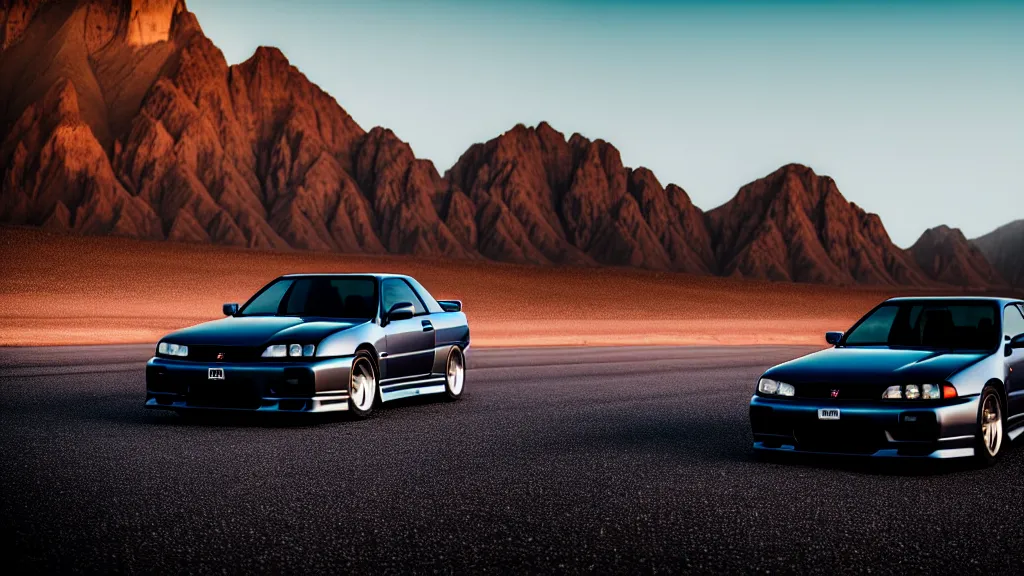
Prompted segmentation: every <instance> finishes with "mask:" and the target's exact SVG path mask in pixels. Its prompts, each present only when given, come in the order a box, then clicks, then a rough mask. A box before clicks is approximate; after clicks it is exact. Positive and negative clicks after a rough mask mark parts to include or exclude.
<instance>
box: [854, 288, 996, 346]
mask: <svg viewBox="0 0 1024 576" xmlns="http://www.w3.org/2000/svg"><path fill="white" fill-rule="evenodd" d="M996 314H997V307H996V306H995V305H994V304H991V303H987V302H978V303H971V302H943V301H938V300H937V301H918V302H915V301H907V302H900V303H895V304H886V305H884V306H881V307H879V308H877V309H876V310H874V311H873V312H872V313H871V314H869V315H868V316H867V317H866V318H865V319H864V320H863V321H862V322H861V323H860V324H858V325H857V326H856V327H855V328H854V329H853V330H852V331H850V333H849V334H848V335H847V336H846V339H845V341H844V344H846V345H847V346H872V345H875V346H906V347H912V348H934V349H962V350H989V349H991V348H993V347H995V346H996V343H997V342H998V339H999V334H998V331H997V330H996V318H997V316H996Z"/></svg>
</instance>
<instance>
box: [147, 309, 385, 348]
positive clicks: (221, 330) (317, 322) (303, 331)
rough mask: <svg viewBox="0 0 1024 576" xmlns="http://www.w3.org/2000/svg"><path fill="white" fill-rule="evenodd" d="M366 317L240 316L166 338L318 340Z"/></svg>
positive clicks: (244, 342)
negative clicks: (347, 318)
mask: <svg viewBox="0 0 1024 576" xmlns="http://www.w3.org/2000/svg"><path fill="white" fill-rule="evenodd" d="M365 322H366V321H365V320H334V319H326V318H296V317H293V316H292V317H282V316H237V317H230V318H223V319H221V320H214V321H213V322H205V323H203V324H199V325H197V326H192V327H191V328H185V329H184V330H178V331H177V332H173V333H171V334H168V335H167V336H165V337H164V338H163V339H162V340H165V341H167V342H172V343H174V344H185V345H186V346H188V345H193V346H200V345H218V346H260V345H263V344H268V343H281V344H286V343H287V344H292V343H294V344H316V343H318V342H320V340H322V339H324V338H325V337H327V336H329V335H330V334H334V333H335V332H339V331H341V330H347V329H349V328H351V327H353V326H357V325H359V324H363V323H365Z"/></svg>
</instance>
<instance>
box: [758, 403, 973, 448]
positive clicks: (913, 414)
mask: <svg viewBox="0 0 1024 576" xmlns="http://www.w3.org/2000/svg"><path fill="white" fill-rule="evenodd" d="M821 409H838V410H839V419H838V420H821V419H819V413H818V411H819V410H821ZM977 422H978V396H968V397H962V398H955V399H950V400H942V401H938V402H937V403H936V404H925V403H924V402H910V401H904V402H892V403H888V402H886V403H883V402H881V401H879V402H877V403H872V402H850V401H832V402H829V401H824V400H803V399H794V398H787V399H779V398H766V397H763V396H757V395H755V396H754V397H753V398H751V400H750V424H751V429H752V432H753V436H754V449H755V450H765V451H780V452H800V453H814V454H842V455H859V456H870V457H876V458H886V457H889V458H965V457H970V456H974V445H975V433H976V430H977Z"/></svg>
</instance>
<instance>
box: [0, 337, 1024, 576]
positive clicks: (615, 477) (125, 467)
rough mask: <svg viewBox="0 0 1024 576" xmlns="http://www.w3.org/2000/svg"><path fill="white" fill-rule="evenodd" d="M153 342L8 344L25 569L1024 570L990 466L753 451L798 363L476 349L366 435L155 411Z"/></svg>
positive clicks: (327, 423) (676, 353)
mask: <svg viewBox="0 0 1024 576" xmlns="http://www.w3.org/2000/svg"><path fill="white" fill-rule="evenodd" d="M150 351H151V347H148V346H146V347H84V348H49V349H2V350H0V438H2V442H0V462H2V463H3V464H2V469H0V470H2V472H0V529H2V535H0V537H2V540H3V542H4V543H5V544H7V545H10V547H8V546H6V545H5V548H7V549H8V552H7V553H5V556H6V557H5V560H4V565H5V566H7V567H13V568H15V569H16V571H18V572H56V571H60V572H71V571H81V572H103V573H110V572H137V573H139V572H141V573H154V572H155V573H180V572H199V573H210V572H219V573H224V572H226V573H237V572H274V573H281V572H284V573H300V574H305V573H310V572H330V573H352V572H358V573H365V572H374V573H383V572H441V573H451V572H454V573H467V572H470V573H477V572H483V571H490V572H515V573H524V572H526V573H534V572H544V573H550V572H555V573H576V572H597V573H602V574H605V573H615V572H622V573H648V572H701V573H705V572H715V573H731V574H732V573H750V572H755V571H758V572H763V571H770V572H783V573H795V572H799V573H822V574H830V573H836V572H854V571H856V572H871V573H889V572H895V573H929V572H931V573H939V574H946V573H957V574H964V573H990V574H991V573H1007V574H1010V573H1017V574H1019V573H1021V571H1022V569H1024V450H1021V449H1020V448H1019V447H1015V449H1013V450H1012V451H1011V452H1010V453H1009V454H1008V457H1007V458H1005V459H1004V460H1003V462H1001V463H1000V464H999V465H998V466H997V467H995V468H992V469H987V470H971V469H964V468H962V467H956V466H954V467H948V466H938V467H935V466H928V467H924V468H920V467H916V466H913V467H907V466H900V465H877V464H874V463H870V462H859V461H855V462H848V461H836V460H820V459H812V460H806V459H801V460H792V461H790V460H786V461H782V462H774V461H773V462H760V461H757V460H756V459H755V458H754V457H753V455H752V453H751V451H750V443H751V438H750V432H749V430H748V423H747V402H748V400H749V397H750V393H751V391H752V387H753V383H754V381H755V380H756V378H757V377H758V375H759V374H760V372H761V371H762V370H763V369H765V368H766V367H768V366H769V365H771V364H773V363H776V362H779V361H782V360H786V359H789V358H792V357H795V356H798V355H800V354H802V353H803V352H805V350H804V349H799V348H636V349H600V348H590V349H547V350H482V349H481V350H476V351H474V352H473V353H472V355H471V357H470V372H469V377H468V380H467V389H466V392H465V396H464V398H463V400H462V401H460V402H456V403H445V402H438V401H428V400H424V399H415V400H412V401H407V402H402V403H400V404H397V405H387V406H385V407H384V409H382V410H380V411H379V412H378V413H377V414H376V415H375V416H374V417H373V418H371V419H370V420H368V421H361V422H356V421H349V420H346V419H345V418H337V417H334V418H327V419H317V420H315V421H309V420H299V421H296V420H294V419H281V418H273V417H264V418H253V417H248V418H237V417H234V418H224V419H217V420H213V421H202V422H199V423H195V422H191V421H186V420H183V419H181V418H179V417H178V416H176V415H174V414H173V413H166V414H165V413H161V412H149V411H145V410H144V409H143V408H142V399H143V389H144V374H143V362H144V360H145V359H146V358H147V356H148V354H149V353H150Z"/></svg>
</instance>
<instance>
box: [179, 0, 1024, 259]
mask: <svg viewBox="0 0 1024 576" xmlns="http://www.w3.org/2000/svg"><path fill="white" fill-rule="evenodd" d="M188 6H189V9H190V10H192V11H193V12H195V13H196V14H197V16H198V18H199V21H200V24H201V25H202V26H203V29H204V31H205V32H206V34H207V35H208V36H210V38H211V39H212V40H213V41H214V42H215V43H216V44H217V45H218V46H219V47H220V48H221V49H222V50H223V51H224V54H225V56H226V58H227V59H228V61H229V62H231V63H237V62H241V61H244V60H246V59H248V58H249V57H250V56H251V55H252V53H253V51H254V50H255V49H256V47H258V46H260V45H269V46H276V47H278V48H280V49H281V50H282V51H283V52H284V53H285V55H286V56H287V57H288V58H289V60H290V61H291V62H292V64H294V65H295V66H296V67H298V68H299V69H300V70H301V71H302V72H303V73H305V74H306V75H307V76H309V78H310V79H311V80H312V81H314V82H316V83H317V84H319V85H320V86H321V87H322V88H324V90H326V91H327V92H328V93H330V94H331V95H332V96H334V97H335V98H336V99H337V100H338V102H339V103H340V104H341V106H342V107H343V108H345V109H346V110H347V111H348V112H349V113H350V114H351V115H352V116H353V118H354V119H355V120H356V121H357V122H359V123H360V125H362V126H363V127H364V128H366V129H368V128H370V127H372V126H376V125H380V126H385V127H387V128H391V129H392V130H394V131H395V133H396V134H397V135H398V136H399V137H400V138H402V139H404V140H406V141H408V142H409V143H410V144H411V145H412V147H413V149H414V150H415V152H416V154H417V155H418V156H420V157H422V158H427V159H430V160H432V161H433V162H434V163H435V165H436V166H437V167H438V169H439V170H441V171H442V172H443V171H444V170H446V169H448V168H449V167H451V165H452V164H454V163H455V161H456V160H457V159H458V157H459V156H460V155H461V154H462V153H463V152H465V150H466V149H467V148H468V147H469V146H470V145H472V144H473V143H476V142H484V141H487V140H489V139H491V138H494V137H495V136H497V135H499V134H501V133H502V132H505V131H506V130H508V129H510V128H511V127H513V126H514V125H515V124H517V123H523V124H526V125H536V124H537V123H539V122H540V121H542V120H543V121H547V122H549V123H550V124H551V125H552V126H553V127H555V128H556V129H558V130H560V131H562V132H565V133H566V135H569V134H571V133H573V132H580V133H582V134H584V135H585V136H587V137H589V138H602V139H605V140H607V141H609V142H611V143H612V144H614V145H615V146H616V147H617V148H618V149H619V150H620V151H621V153H622V157H623V161H624V163H625V164H626V165H628V166H633V167H638V166H646V167H648V168H650V169H651V170H653V171H654V173H655V174H657V176H658V178H659V180H661V182H662V184H667V183H669V182H672V183H676V184H678V185H680V186H682V187H683V188H684V189H686V191H687V192H688V193H689V194H690V196H691V197H692V199H693V201H694V202H695V203H696V204H697V205H698V206H700V207H701V208H703V209H705V210H710V209H712V208H714V207H716V206H718V205H721V204H722V203H724V202H726V201H728V200H729V199H730V198H731V197H732V196H733V195H734V194H735V193H736V191H737V190H738V189H739V188H740V186H742V185H744V184H746V183H748V182H750V181H752V180H754V179H757V178H760V177H762V176H765V175H766V174H768V173H770V172H772V171H774V170H776V169H777V168H778V167H779V166H781V165H783V164H787V163H790V162H798V163H802V164H806V165H808V166H810V167H812V168H814V170H815V171H816V172H818V173H819V174H827V175H830V176H832V177H833V178H835V180H836V182H837V183H838V185H839V188H840V189H841V190H842V192H843V194H844V195H845V196H846V197H847V199H849V200H851V201H854V202H856V203H857V204H858V205H860V206H862V207H863V208H865V209H866V210H868V211H871V212H877V213H878V214H880V215H881V217H882V220H883V222H884V223H885V225H886V228H887V230H888V231H889V233H890V235H891V236H892V238H893V240H894V242H896V243H897V244H898V245H900V246H903V247H908V246H909V245H911V244H912V243H913V242H914V241H916V240H917V238H918V237H919V236H920V234H921V233H922V232H923V231H924V230H925V229H927V228H930V227H934V226H937V225H940V224H946V225H949V226H953V227H957V228H961V229H962V230H963V231H964V233H965V234H966V235H967V236H968V237H977V236H980V235H982V234H985V233H987V232H989V231H991V230H993V229H995V228H997V227H999V226H1001V225H1003V224H1005V223H1007V222H1009V221H1012V220H1015V219H1019V218H1022V217H1024V203H1021V202H1019V201H1016V202H1014V199H1016V198H1020V197H1021V195H1022V193H1024V190H1022V186H1021V184H1020V176H1021V174H1020V170H1019V164H1020V162H1021V158H1024V108H1022V107H1021V106H1020V102H1021V97H1022V95H1024V70H1022V67H1021V62H1022V61H1024V35H1022V34H1020V33H1019V31H1020V30H1022V29H1024V6H1022V5H1020V4H1015V3H1011V2H985V3H980V4H970V3H967V2H957V1H947V2H938V3H924V2H915V1H902V2H896V3H883V2H871V1H864V2H825V1H821V2H810V1H806V2H797V1H788V2H764V3H753V2H745V1H726V2H707V1H705V2H657V1H649V0H648V1H641V2H637V3H631V2H624V1H614V0H604V1H598V0H594V1H589V2H586V1H570V0H561V1H556V2H539V1H511V0H507V1H497V0H494V1H484V2H467V1H463V0H432V1H429V2H411V1H408V0H383V1H380V2H372V3H366V2H338V3H323V2H317V1H315V0H298V1H296V2H291V3H287V4H285V3H281V2H273V1H270V0H258V1H252V2H241V1H239V0H218V1H216V2H214V1H213V0H190V1H189V2H188Z"/></svg>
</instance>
